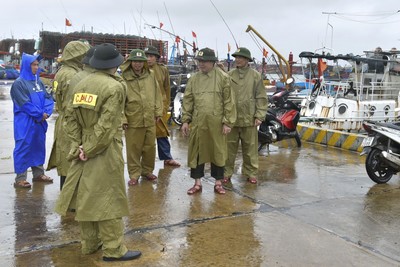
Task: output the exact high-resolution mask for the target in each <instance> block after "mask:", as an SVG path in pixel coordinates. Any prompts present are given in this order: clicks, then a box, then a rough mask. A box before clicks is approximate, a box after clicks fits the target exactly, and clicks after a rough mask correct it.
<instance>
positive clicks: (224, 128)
mask: <svg viewBox="0 0 400 267" xmlns="http://www.w3.org/2000/svg"><path fill="white" fill-rule="evenodd" d="M230 132H231V127H229V126H228V125H226V124H223V125H222V134H223V135H227V134H228V133H230Z"/></svg>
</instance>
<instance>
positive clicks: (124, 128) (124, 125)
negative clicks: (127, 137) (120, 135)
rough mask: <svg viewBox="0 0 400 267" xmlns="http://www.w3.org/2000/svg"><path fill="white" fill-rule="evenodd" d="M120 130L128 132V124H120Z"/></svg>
mask: <svg viewBox="0 0 400 267" xmlns="http://www.w3.org/2000/svg"><path fill="white" fill-rule="evenodd" d="M122 129H123V130H125V131H126V130H128V124H127V123H123V124H122Z"/></svg>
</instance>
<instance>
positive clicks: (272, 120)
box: [258, 90, 301, 151]
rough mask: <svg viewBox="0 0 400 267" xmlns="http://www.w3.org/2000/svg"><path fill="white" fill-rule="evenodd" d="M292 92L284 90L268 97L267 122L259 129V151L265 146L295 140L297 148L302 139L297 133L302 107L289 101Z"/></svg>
mask: <svg viewBox="0 0 400 267" xmlns="http://www.w3.org/2000/svg"><path fill="white" fill-rule="evenodd" d="M289 94H290V92H289V91H288V90H283V91H279V92H275V93H274V94H273V95H272V96H268V110H267V114H266V116H265V120H264V121H263V122H262V123H261V125H260V126H259V127H258V151H260V150H261V149H262V148H263V147H264V146H265V145H267V148H268V149H269V145H270V144H271V143H275V142H278V141H281V140H284V139H291V138H294V139H295V140H296V143H297V146H298V147H300V146H301V139H300V136H299V133H298V132H297V129H296V127H297V123H298V122H299V119H300V107H299V106H298V105H296V104H295V103H293V102H292V101H291V100H289V99H288V96H289Z"/></svg>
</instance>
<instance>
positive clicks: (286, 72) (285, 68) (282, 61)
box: [246, 25, 292, 83]
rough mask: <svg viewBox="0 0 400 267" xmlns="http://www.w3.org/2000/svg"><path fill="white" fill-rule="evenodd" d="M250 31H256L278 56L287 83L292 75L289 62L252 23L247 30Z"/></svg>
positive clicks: (279, 65) (284, 80) (280, 68)
mask: <svg viewBox="0 0 400 267" xmlns="http://www.w3.org/2000/svg"><path fill="white" fill-rule="evenodd" d="M250 31H252V32H254V34H255V35H257V36H258V38H260V39H261V40H262V41H263V42H264V43H265V44H266V45H267V46H268V47H269V48H270V49H271V50H272V51H274V52H275V54H276V55H277V56H278V62H279V64H278V67H279V70H280V71H281V73H282V76H283V81H282V82H284V83H286V81H287V80H288V79H289V78H291V77H292V73H291V70H290V64H289V62H288V61H287V60H286V59H285V58H284V57H283V56H282V55H281V54H280V53H279V52H278V51H277V50H276V49H275V48H274V47H273V46H272V45H271V44H270V43H269V42H268V41H267V40H265V38H264V37H263V36H262V35H261V34H259V33H258V32H257V31H256V30H255V29H254V28H253V27H252V26H251V25H248V26H247V29H246V32H250ZM284 65H285V66H284Z"/></svg>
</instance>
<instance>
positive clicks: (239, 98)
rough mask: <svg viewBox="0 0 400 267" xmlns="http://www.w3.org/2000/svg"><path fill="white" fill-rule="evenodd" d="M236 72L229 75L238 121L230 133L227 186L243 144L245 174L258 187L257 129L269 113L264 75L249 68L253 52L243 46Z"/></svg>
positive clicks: (239, 49) (225, 181) (238, 56)
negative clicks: (262, 76)
mask: <svg viewBox="0 0 400 267" xmlns="http://www.w3.org/2000/svg"><path fill="white" fill-rule="evenodd" d="M232 56H233V57H235V62H236V69H233V70H231V71H230V72H229V75H230V76H231V78H232V89H233V91H234V93H235V99H236V112H237V118H236V122H235V125H234V127H233V128H232V131H231V132H230V133H229V134H228V159H227V161H226V164H225V177H224V180H223V183H227V182H229V181H230V179H231V176H232V174H233V170H234V165H235V159H236V154H237V151H238V146H239V142H240V143H241V147H242V154H243V165H242V175H244V176H245V177H247V181H248V182H250V183H252V184H256V183H257V173H258V133H257V126H259V125H260V124H261V122H262V121H264V119H265V115H266V113H267V102H268V101H267V95H266V93H265V87H264V84H263V81H262V78H261V74H260V73H259V72H258V71H256V70H254V69H252V68H250V67H249V62H251V61H253V60H252V58H251V54H250V51H249V50H248V49H247V48H245V47H239V48H238V49H237V50H236V52H235V53H233V54H232Z"/></svg>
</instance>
